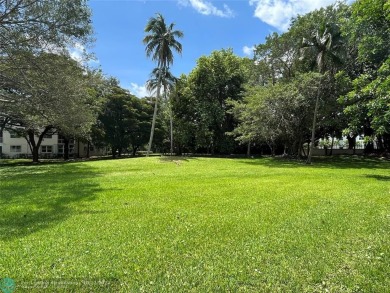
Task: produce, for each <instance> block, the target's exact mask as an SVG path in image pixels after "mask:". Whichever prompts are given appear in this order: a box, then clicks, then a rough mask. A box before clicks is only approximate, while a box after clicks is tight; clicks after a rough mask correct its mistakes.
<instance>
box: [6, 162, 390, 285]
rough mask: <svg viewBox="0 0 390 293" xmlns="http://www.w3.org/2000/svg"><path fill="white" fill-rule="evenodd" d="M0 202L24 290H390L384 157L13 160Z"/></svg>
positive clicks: (389, 192) (389, 190) (9, 260)
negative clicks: (308, 161) (303, 160)
mask: <svg viewBox="0 0 390 293" xmlns="http://www.w3.org/2000/svg"><path fill="white" fill-rule="evenodd" d="M0 208H1V211H0V279H1V278H4V277H9V278H12V279H14V281H15V284H16V291H15V292H45V291H47V292H72V291H73V292H389V291H388V290H389V288H390V277H389V276H390V275H389V272H390V162H389V161H385V160H380V159H360V158H352V157H345V158H336V159H317V160H314V164H313V165H312V166H307V165H304V164H300V163H298V162H289V161H285V160H277V159H269V158H262V159H215V158H188V159H184V158H183V159H180V158H175V159H169V158H158V157H153V158H136V159H122V160H104V161H89V162H75V163H66V164H63V163H57V164H42V165H29V164H21V165H16V164H15V163H14V162H11V163H8V164H2V165H0ZM0 289H1V285H0ZM0 291H1V290H0Z"/></svg>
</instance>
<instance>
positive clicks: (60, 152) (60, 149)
mask: <svg viewBox="0 0 390 293" xmlns="http://www.w3.org/2000/svg"><path fill="white" fill-rule="evenodd" d="M64 149H65V147H64V145H63V144H59V145H58V154H60V155H62V154H64ZM73 152H74V145H73V144H70V145H69V154H73Z"/></svg>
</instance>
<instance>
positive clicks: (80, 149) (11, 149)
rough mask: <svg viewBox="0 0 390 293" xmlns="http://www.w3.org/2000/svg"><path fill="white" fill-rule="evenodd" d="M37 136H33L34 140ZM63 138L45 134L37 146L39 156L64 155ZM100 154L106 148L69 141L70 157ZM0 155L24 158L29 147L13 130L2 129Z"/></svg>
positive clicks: (102, 153)
mask: <svg viewBox="0 0 390 293" xmlns="http://www.w3.org/2000/svg"><path fill="white" fill-rule="evenodd" d="M37 140H38V137H36V138H35V141H37ZM64 145H65V143H64V138H63V137H62V136H61V135H58V134H47V135H45V136H44V138H43V140H42V143H41V146H40V148H39V157H40V158H57V157H62V156H63V155H64ZM88 147H89V156H101V155H105V154H106V150H104V149H97V148H95V147H94V146H93V145H91V144H89V146H88V144H85V143H82V142H80V141H78V140H74V139H71V140H70V141H69V155H70V157H86V156H87V155H88ZM0 155H1V157H2V158H24V157H30V156H31V148H30V146H29V143H28V142H27V140H26V138H24V137H20V136H19V135H18V134H17V133H16V132H15V131H12V130H11V131H7V130H4V131H3V132H0Z"/></svg>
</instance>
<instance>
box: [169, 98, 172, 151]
mask: <svg viewBox="0 0 390 293" xmlns="http://www.w3.org/2000/svg"><path fill="white" fill-rule="evenodd" d="M169 108H170V110H169V112H170V113H169V116H170V117H169V120H170V121H169V122H170V127H171V156H172V155H173V115H172V105H170V106H169Z"/></svg>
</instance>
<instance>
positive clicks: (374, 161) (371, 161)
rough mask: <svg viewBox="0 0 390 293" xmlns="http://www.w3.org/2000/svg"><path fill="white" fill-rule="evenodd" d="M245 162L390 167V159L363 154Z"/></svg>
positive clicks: (284, 165) (277, 165)
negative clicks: (308, 161)
mask: <svg viewBox="0 0 390 293" xmlns="http://www.w3.org/2000/svg"><path fill="white" fill-rule="evenodd" d="M241 160H242V162H243V163H244V164H249V165H259V166H267V167H270V168H302V167H307V168H327V169H389V170H390V160H388V159H381V158H373V157H362V156H337V157H336V156H335V157H316V158H313V160H312V164H310V165H309V164H306V161H305V160H292V159H287V158H281V157H275V158H270V157H268V158H260V159H241Z"/></svg>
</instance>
